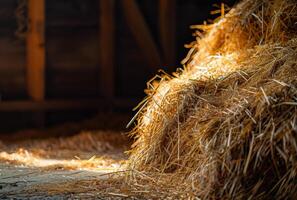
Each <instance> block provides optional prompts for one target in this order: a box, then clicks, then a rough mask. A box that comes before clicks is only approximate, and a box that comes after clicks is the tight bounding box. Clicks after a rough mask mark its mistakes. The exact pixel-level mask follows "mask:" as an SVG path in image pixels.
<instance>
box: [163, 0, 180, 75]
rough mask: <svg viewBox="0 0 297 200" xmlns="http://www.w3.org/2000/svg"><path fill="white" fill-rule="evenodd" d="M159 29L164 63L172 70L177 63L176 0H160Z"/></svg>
mask: <svg viewBox="0 0 297 200" xmlns="http://www.w3.org/2000/svg"><path fill="white" fill-rule="evenodd" d="M159 30H160V39H161V45H162V50H163V56H164V64H166V65H167V66H169V67H170V68H171V70H173V67H174V66H175V64H176V49H175V48H176V45H175V33H176V1H175V0H159Z"/></svg>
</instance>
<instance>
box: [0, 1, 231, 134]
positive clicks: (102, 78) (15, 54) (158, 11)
mask: <svg viewBox="0 0 297 200" xmlns="http://www.w3.org/2000/svg"><path fill="white" fill-rule="evenodd" d="M21 2H27V4H26V5H25V6H26V7H25V9H24V8H22V7H21V9H20V8H19V7H20V3H21ZM30 2H31V4H30ZM216 2H220V1H216ZM226 2H227V3H228V4H229V5H232V4H233V3H234V1H233V0H229V1H226ZM213 3H215V1H212V2H211V3H210V2H209V1H208V0H201V1H200V0H199V1H197V0H27V1H26V0H1V1H0V25H1V26H0V95H1V100H2V101H1V102H0V119H5V118H6V117H5V116H8V115H7V114H8V113H9V116H12V118H13V116H15V114H13V112H16V113H20V112H24V113H26V112H29V111H30V112H31V111H32V112H34V113H35V112H39V113H40V112H42V113H46V112H50V111H51V112H52V111H56V110H60V111H61V112H64V110H69V111H71V110H91V111H92V112H97V110H106V108H107V107H108V110H109V109H112V110H116V109H121V108H127V109H128V110H130V109H131V108H132V107H133V106H134V105H136V103H137V101H138V100H139V99H140V98H142V97H143V96H144V93H143V90H144V88H145V86H146V84H145V83H146V81H147V80H149V79H150V78H151V77H152V76H153V75H154V74H155V73H156V72H157V70H158V69H164V70H165V71H169V72H171V71H174V69H175V68H176V67H179V61H180V60H181V59H182V58H183V57H184V56H185V55H186V52H187V50H186V49H184V47H183V45H184V44H185V43H189V42H191V41H192V40H193V39H194V38H193V37H192V36H191V33H192V31H191V30H190V29H189V26H190V25H192V24H199V23H202V22H203V20H206V19H208V18H211V17H212V16H210V15H209V13H210V11H211V10H212V9H213V6H212V4H213ZM42 7H43V9H44V11H42ZM18 8H19V9H18ZM30 9H31V10H30ZM20 14H21V16H22V15H23V16H24V17H25V20H26V19H28V17H29V18H30V20H29V21H28V27H27V31H28V33H27V38H24V37H20V36H19V35H16V31H17V30H18V29H19V28H22V27H21V26H22V25H24V22H26V21H22V22H23V23H20V17H19V15H20ZM21 19H22V18H21ZM18 23H19V24H18ZM26 24H27V23H25V25H26ZM31 29H32V30H33V31H32V30H31ZM36 38H37V39H36ZM71 112H72V111H71ZM79 112H80V111H79ZM24 116H26V114H24ZM37 116H40V115H37ZM24 118H26V117H24ZM45 119H46V117H45ZM0 129H1V126H0Z"/></svg>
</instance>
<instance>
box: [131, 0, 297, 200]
mask: <svg viewBox="0 0 297 200" xmlns="http://www.w3.org/2000/svg"><path fill="white" fill-rule="evenodd" d="M296 21H297V7H296V2H295V0H245V1H242V2H241V3H240V4H238V5H237V6H236V7H235V8H234V9H232V10H231V11H230V12H229V13H228V14H227V15H226V16H225V17H223V18H221V19H220V20H219V21H218V22H216V23H214V24H212V25H203V26H195V28H199V29H200V30H199V31H198V30H197V32H196V33H197V41H196V42H195V43H193V45H192V49H191V50H190V51H189V55H188V56H187V58H186V59H185V60H184V64H185V67H184V70H183V72H182V73H175V74H174V75H172V76H170V75H167V74H166V75H163V76H162V78H161V79H160V80H159V81H158V83H157V82H156V81H155V82H154V83H153V84H148V85H149V88H148V89H147V93H148V97H147V99H146V101H144V102H143V104H144V105H143V106H142V109H141V111H140V112H139V113H140V115H139V116H138V119H137V126H136V127H135V129H134V131H133V133H132V135H134V137H135V138H136V141H135V143H134V145H133V149H132V150H131V151H130V159H129V166H130V168H131V169H133V170H138V171H145V172H155V173H167V174H169V175H173V176H174V177H179V179H180V182H182V183H186V186H187V187H188V190H187V191H191V192H192V194H195V195H197V196H199V197H201V198H203V199H208V198H214V199H218V198H236V199H237V198H238V199H246V198H248V197H249V198H257V199H264V198H269V197H274V198H276V197H277V198H290V197H291V198H293V197H295V196H296V195H297V194H296V191H297V183H296V173H297V60H296V58H297V25H296ZM201 29H202V31H201ZM169 184H171V183H169Z"/></svg>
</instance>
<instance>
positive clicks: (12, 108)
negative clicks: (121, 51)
mask: <svg viewBox="0 0 297 200" xmlns="http://www.w3.org/2000/svg"><path fill="white" fill-rule="evenodd" d="M139 101H140V99H121V98H120V99H114V100H113V101H112V102H107V101H106V100H105V99H103V98H102V99H78V100H75V99H74V100H67V99H66V100H65V99H57V100H46V101H21V100H20V101H1V102H0V112H31V111H33V112H37V113H38V112H44V111H57V110H86V109H94V110H98V109H99V110H103V111H104V110H105V109H106V108H107V106H108V105H109V104H110V103H112V104H113V106H114V107H117V108H133V107H134V106H136V105H137V103H138V102H139Z"/></svg>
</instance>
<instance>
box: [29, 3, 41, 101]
mask: <svg viewBox="0 0 297 200" xmlns="http://www.w3.org/2000/svg"><path fill="white" fill-rule="evenodd" d="M28 16H29V31H28V35H27V50H26V52H27V86H28V94H29V96H30V97H31V98H32V99H33V100H35V101H42V100H43V99H44V95H45V75H44V71H45V39H44V38H45V25H44V23H45V0H29V1H28Z"/></svg>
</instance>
